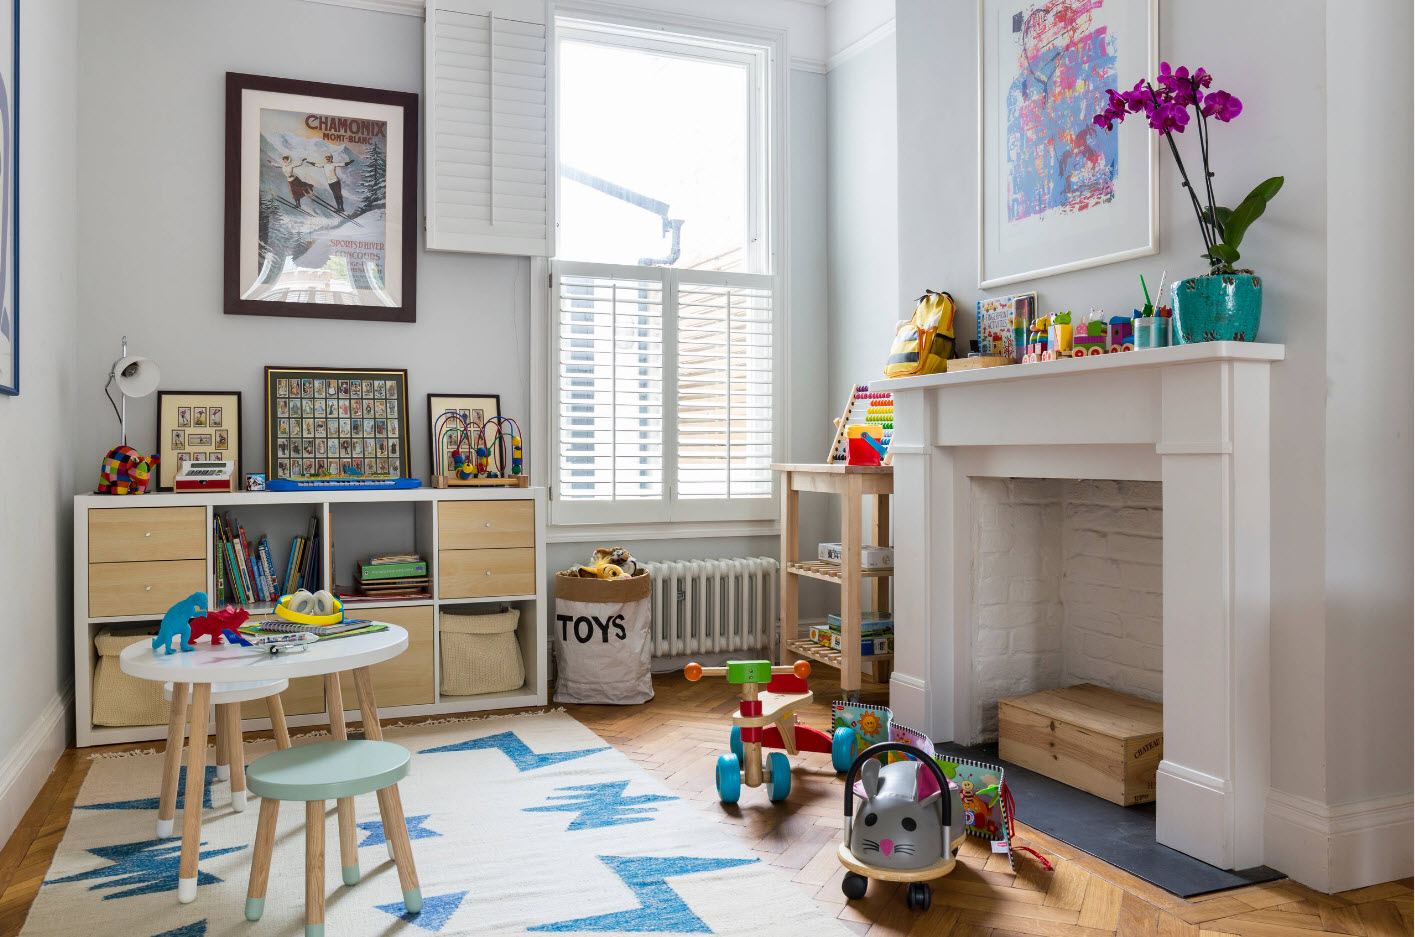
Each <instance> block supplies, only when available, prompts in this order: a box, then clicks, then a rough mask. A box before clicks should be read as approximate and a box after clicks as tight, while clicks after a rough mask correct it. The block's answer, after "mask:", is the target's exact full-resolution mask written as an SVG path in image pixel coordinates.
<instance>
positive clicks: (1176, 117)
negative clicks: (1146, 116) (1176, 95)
mask: <svg viewBox="0 0 1415 937" xmlns="http://www.w3.org/2000/svg"><path fill="white" fill-rule="evenodd" d="M1188 123H1189V108H1187V107H1185V106H1184V105H1183V104H1181V103H1180V102H1178V101H1169V102H1167V103H1164V104H1161V105H1159V106H1158V107H1156V108H1155V110H1154V113H1152V114H1151V115H1150V126H1151V127H1153V128H1154V129H1155V130H1158V131H1159V132H1160V133H1169V132H1170V131H1174V132H1176V133H1183V132H1184V127H1185V126H1186V125H1187V124H1188Z"/></svg>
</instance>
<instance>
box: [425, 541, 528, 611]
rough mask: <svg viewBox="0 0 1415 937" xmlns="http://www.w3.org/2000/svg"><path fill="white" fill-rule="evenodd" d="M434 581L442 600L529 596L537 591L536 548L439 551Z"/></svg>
mask: <svg viewBox="0 0 1415 937" xmlns="http://www.w3.org/2000/svg"><path fill="white" fill-rule="evenodd" d="M437 581H438V595H439V597H441V598H444V599H476V598H483V597H485V596H490V595H528V594H530V593H532V592H534V591H536V551H535V550H532V549H522V550H439V551H438V553H437Z"/></svg>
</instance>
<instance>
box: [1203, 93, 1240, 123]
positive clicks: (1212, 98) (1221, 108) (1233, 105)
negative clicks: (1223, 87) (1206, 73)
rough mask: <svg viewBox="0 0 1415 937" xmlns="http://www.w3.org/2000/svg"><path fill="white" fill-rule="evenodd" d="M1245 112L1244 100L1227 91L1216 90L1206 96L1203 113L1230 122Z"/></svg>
mask: <svg viewBox="0 0 1415 937" xmlns="http://www.w3.org/2000/svg"><path fill="white" fill-rule="evenodd" d="M1241 113H1243V102H1242V101H1240V100H1238V99H1237V98H1235V97H1234V96H1233V95H1231V94H1229V93H1228V92H1227V91H1215V92H1213V93H1211V94H1209V95H1208V96H1207V97H1205V98H1204V103H1203V115H1204V116H1205V117H1212V118H1214V119H1215V120H1221V121H1223V122H1224V123H1228V122H1229V121H1230V120H1232V119H1233V118H1235V117H1237V116H1238V115H1239V114H1241Z"/></svg>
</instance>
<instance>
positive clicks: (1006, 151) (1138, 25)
mask: <svg viewBox="0 0 1415 937" xmlns="http://www.w3.org/2000/svg"><path fill="white" fill-rule="evenodd" d="M1157 3H1158V0H1100V2H1099V3H1094V2H1087V0H978V270H979V277H978V279H979V286H980V287H981V288H984V289H987V288H991V287H996V286H1005V285H1007V284H1009V283H1017V282H1020V281H1024V280H1031V279H1036V278H1038V277H1046V276H1053V275H1055V274H1058V273H1067V272H1069V271H1072V270H1081V269H1084V268H1086V267H1096V266H1100V265H1101V264H1109V263H1115V262H1117V261H1121V260H1129V259H1131V258H1133V257H1143V256H1145V255H1147V254H1154V253H1157V252H1158V251H1159V150H1158V143H1157V135H1156V134H1152V133H1149V132H1148V128H1147V127H1145V126H1144V124H1143V122H1139V123H1136V124H1135V125H1134V126H1129V125H1126V126H1123V127H1119V128H1116V130H1115V131H1114V132H1113V133H1109V134H1107V133H1106V132H1105V131H1104V129H1103V128H1100V127H1097V126H1096V125H1095V124H1093V123H1092V122H1091V117H1092V116H1093V115H1094V114H1096V113H1099V112H1100V111H1101V109H1102V108H1104V106H1105V103H1106V98H1105V89H1106V88H1114V89H1115V90H1117V91H1120V90H1125V89H1127V88H1128V87H1129V84H1127V82H1129V83H1133V81H1132V79H1134V78H1139V77H1140V76H1142V75H1152V74H1154V73H1155V71H1156V69H1157V68H1158V67H1159V66H1158V58H1159V37H1158V27H1157V22H1158V16H1157V11H1156V6H1157ZM1028 41H1031V42H1033V43H1035V44H1037V45H1039V46H1040V47H1041V51H1040V52H1039V53H1037V54H1036V55H1035V56H1034V58H1033V61H1036V62H1037V63H1038V65H1039V69H1038V70H1037V72H1036V74H1035V76H1034V78H1033V79H1031V80H1028V79H1024V77H1023V74H1022V73H1023V56H1024V55H1026V54H1027V53H1026V48H1025V47H1024V43H1025V42H1028ZM1098 56H1099V58H1098ZM1068 59H1069V61H1068ZM1078 65H1079V66H1081V68H1080V69H1078V68H1077V66H1078ZM1056 69H1067V70H1068V71H1071V72H1073V73H1076V72H1084V71H1086V70H1087V69H1089V70H1090V71H1089V74H1088V75H1086V76H1085V77H1089V79H1090V80H1089V81H1088V82H1086V87H1081V81H1080V79H1079V78H1078V79H1077V83H1076V85H1074V86H1073V87H1074V88H1075V89H1076V90H1074V91H1073V92H1072V93H1070V94H1068V95H1065V96H1063V97H1062V99H1061V100H1060V101H1059V103H1056V104H1053V105H1051V106H1047V105H1046V104H1045V103H1041V104H1038V103H1036V102H1037V98H1035V97H1034V96H1032V95H1033V94H1034V93H1035V92H1036V91H1037V90H1044V88H1045V83H1046V82H1047V81H1050V80H1051V79H1052V77H1053V76H1054V74H1055V70H1056ZM1028 101H1030V102H1032V105H1033V106H1025V105H1026V103H1027V102H1028ZM1029 124H1030V126H1029ZM1048 125H1050V126H1048ZM1056 129H1074V131H1075V137H1074V138H1072V139H1071V140H1069V141H1065V142H1063V143H1062V144H1061V146H1060V147H1058V146H1057V145H1056V144H1055V142H1051V143H1046V142H1044V143H1042V144H1040V145H1039V146H1031V145H1029V144H1028V143H1027V139H1028V138H1029V137H1031V138H1036V137H1039V136H1049V139H1051V140H1052V141H1055V134H1054V133H1053V134H1050V135H1048V134H1047V131H1048V130H1056ZM1077 153H1080V154H1081V155H1082V156H1083V158H1084V163H1077V162H1073V158H1074V156H1075V155H1076V154H1077ZM1068 165H1069V166H1076V167H1078V168H1076V169H1073V170H1071V171H1069V172H1061V171H1058V170H1057V169H1055V168H1053V167H1057V166H1068ZM1048 175H1050V177H1051V179H1052V181H1051V182H1050V183H1048V182H1047V180H1046V178H1045V177H1046V176H1048Z"/></svg>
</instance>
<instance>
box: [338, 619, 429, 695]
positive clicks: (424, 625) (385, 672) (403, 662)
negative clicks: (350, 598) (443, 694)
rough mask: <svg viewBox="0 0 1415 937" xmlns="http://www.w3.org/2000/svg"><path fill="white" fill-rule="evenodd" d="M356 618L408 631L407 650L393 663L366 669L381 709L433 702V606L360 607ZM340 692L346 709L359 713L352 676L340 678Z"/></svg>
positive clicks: (348, 674) (390, 661)
mask: <svg viewBox="0 0 1415 937" xmlns="http://www.w3.org/2000/svg"><path fill="white" fill-rule="evenodd" d="M356 611H357V612H358V617H359V618H371V619H373V620H374V621H386V622H388V623H389V624H391V625H401V626H402V627H404V628H406V629H407V631H408V649H407V650H406V651H404V652H403V653H401V654H399V655H398V656H397V657H395V658H393V659H392V660H386V661H384V662H383V663H381V664H374V665H373V666H372V667H370V668H369V674H370V675H371V676H372V677H373V695H374V697H375V698H376V702H377V703H378V705H379V706H380V707H387V706H414V705H417V704H419V703H431V702H434V699H435V695H434V689H433V685H434V680H433V666H434V664H433V648H434V646H435V642H434V639H433V634H432V619H433V612H432V606H430V605H426V606H418V607H404V608H379V607H378V606H370V605H360V606H358V608H357V609H356ZM339 691H340V693H341V695H342V696H343V697H344V708H345V709H358V708H359V697H358V694H357V693H356V692H355V691H354V676H353V674H350V673H346V674H343V675H342V676H341V677H340V678H339Z"/></svg>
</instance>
